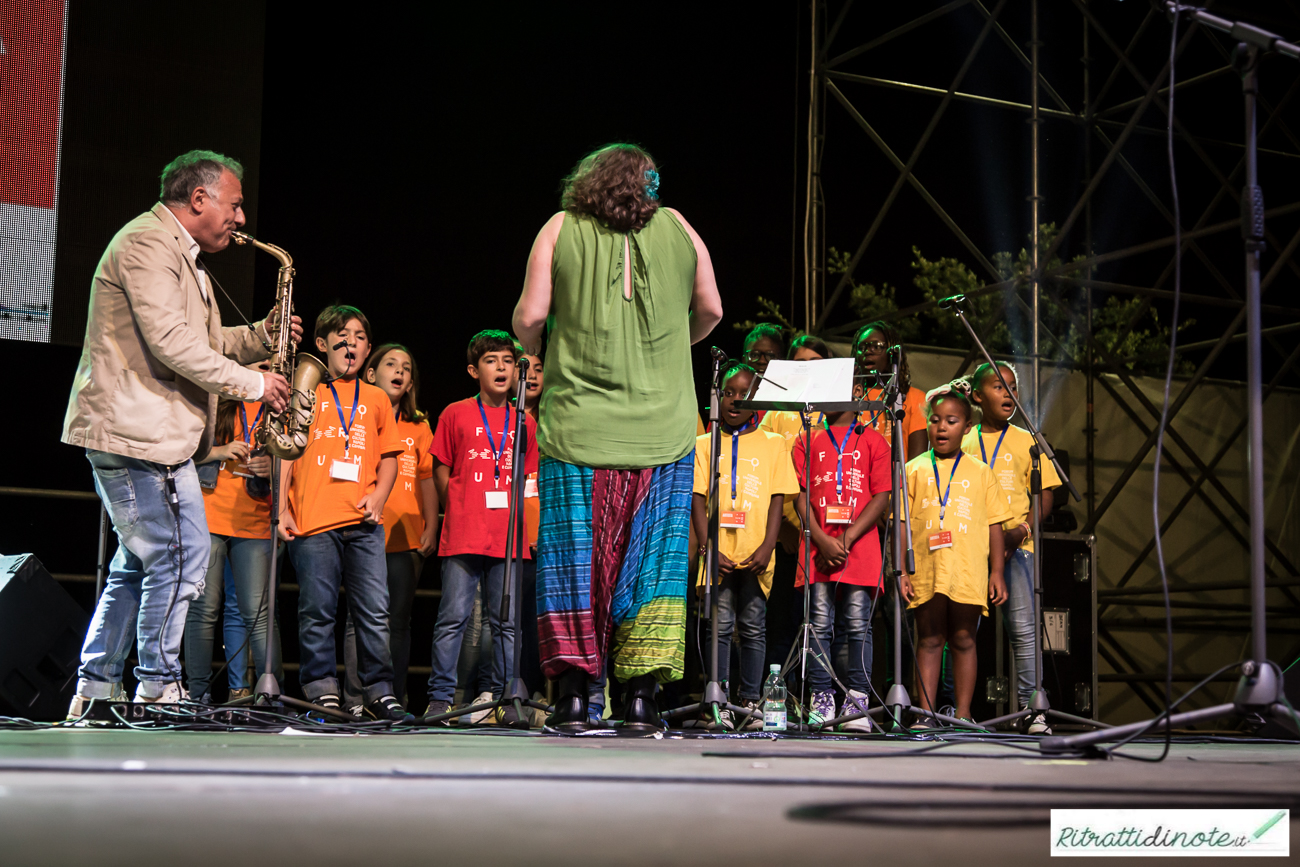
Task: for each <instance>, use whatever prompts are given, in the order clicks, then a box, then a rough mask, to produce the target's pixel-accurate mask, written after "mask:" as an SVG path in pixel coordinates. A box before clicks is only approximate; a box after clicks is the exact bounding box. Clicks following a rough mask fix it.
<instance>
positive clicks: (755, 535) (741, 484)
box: [695, 429, 799, 595]
mask: <svg viewBox="0 0 1300 867" xmlns="http://www.w3.org/2000/svg"><path fill="white" fill-rule="evenodd" d="M736 439H737V440H738V448H737V450H736V498H735V499H734V500H733V499H732V498H731V441H732V437H731V435H730V434H728V433H727V432H726V431H725V430H724V431H723V432H722V448H721V449H719V460H718V473H719V476H718V495H719V509H720V511H723V512H742V511H743V512H744V513H745V526H744V527H743V528H739V529H728V528H726V527H723V528H721V529H720V530H719V531H718V551H719V553H721V554H725V555H727V557H728V558H729V559H730V560H731V561H732V562H733V563H739V562H740V561H742V560H744V559H745V558H746V557H748V556H749V555H750V554H753V553H754V552H755V551H757V550H758V547H759V546H760V545H762V544H763V539H764V537H765V536H766V535H767V512H768V507H769V506H770V505H771V502H772V497H773V496H774V495H776V494H782V495H784V496H785V497H786V498H787V499H791V500H792V499H794V495H795V494H797V493H799V480H798V479H797V478H796V477H795V474H794V464H792V463H790V453H789V452H788V451H787V450H786V447H785V441H784V440H783V439H782V438H781V437H780V436H779V435H777V434H773V433H768V432H767V431H764V430H761V429H755V430H751V431H749V432H748V433H743V434H741V435H740V436H739V437H737V438H736ZM695 493H697V494H700V495H701V496H706V497H707V496H708V494H709V437H708V436H707V435H706V436H702V437H699V438H697V439H696V440H695ZM775 564H776V558H775V557H774V558H773V559H771V560H769V561H767V569H766V570H764V572H763V574H761V575H759V576H758V583H759V586H761V587H762V588H763V594H764V595H767V594H768V593H770V592H771V590H772V569H773V567H774V566H775ZM701 570H703V564H701ZM702 578H703V571H701V579H702Z"/></svg>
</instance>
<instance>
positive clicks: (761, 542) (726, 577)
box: [691, 364, 799, 728]
mask: <svg viewBox="0 0 1300 867" xmlns="http://www.w3.org/2000/svg"><path fill="white" fill-rule="evenodd" d="M753 383H754V369H753V368H752V367H749V366H748V365H744V364H742V365H738V366H737V367H735V368H732V370H731V371H730V372H729V373H728V374H727V375H726V376H725V377H724V379H723V382H722V401H721V406H720V412H721V418H722V430H721V443H722V445H721V447H720V448H719V449H718V458H719V459H718V470H719V473H720V476H719V479H718V511H719V518H720V520H719V530H718V573H719V577H720V585H719V586H718V587H717V589H716V592H717V594H718V623H717V629H718V672H717V677H718V680H719V681H721V682H722V683H723V684H725V683H726V682H727V676H728V669H729V667H730V662H731V634H732V631H733V629H734V628H735V626H736V622H737V621H739V623H740V626H739V630H740V640H741V649H740V689H739V690H738V694H737V697H738V698H739V700H740V703H741V704H742V705H743V706H745V707H750V708H757V709H758V710H759V714H758V716H757V717H756V718H755V717H751V718H750V723H749V726H750V727H754V728H758V727H761V725H762V709H761V708H759V697H760V691H761V689H762V685H763V683H762V679H763V662H764V658H765V656H766V652H767V638H766V633H767V595H768V593H770V592H771V590H772V565H773V563H772V553H773V551H774V550H775V548H776V541H777V533H778V532H779V531H780V529H781V505H782V503H783V502H784V499H785V497H786V496H787V495H790V496H793V495H794V494H797V493H799V482H798V480H797V479H796V478H795V474H794V465H793V464H791V463H790V456H789V453H788V452H787V451H786V446H785V440H784V438H782V437H781V436H780V435H778V434H773V433H768V432H767V431H763V430H759V429H758V424H757V419H755V418H754V413H753V411H752V410H746V409H738V408H737V407H736V405H735V403H736V401H737V400H744V399H745V397H746V396H747V395H748V394H749V390H750V387H751V386H752V385H753ZM709 458H710V451H709V437H708V436H707V435H706V436H702V437H700V438H699V439H697V440H696V441H695V494H694V496H693V497H692V509H691V523H692V524H693V525H694V527H695V533H696V536H697V537H698V538H700V539H708V515H707V513H706V509H707V503H706V498H707V496H708V492H709V473H710V470H711V467H712V463H711V461H710V459H709ZM700 580H701V581H703V580H704V579H703V574H701V579H700ZM710 628H712V624H711V625H710ZM723 688H724V689H725V688H726V687H725V686H724V687H723Z"/></svg>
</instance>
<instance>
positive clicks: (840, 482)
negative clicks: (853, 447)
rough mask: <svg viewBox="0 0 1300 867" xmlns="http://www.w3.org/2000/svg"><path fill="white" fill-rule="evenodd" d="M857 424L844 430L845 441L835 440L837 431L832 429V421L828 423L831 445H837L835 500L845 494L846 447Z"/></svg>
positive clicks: (838, 499)
mask: <svg viewBox="0 0 1300 867" xmlns="http://www.w3.org/2000/svg"><path fill="white" fill-rule="evenodd" d="M855 421H856V419H855ZM854 427H856V425H852V424H851V425H849V429H848V430H846V431H845V432H844V442H842V443H838V442H836V441H835V431H833V430H831V426H830V423H829V422H827V423H826V435H827V436H829V437H830V438H831V445H833V446H835V501H836V502H839V501H840V499H841V498H842V497H843V495H844V448H845V446H847V445H848V444H849V434H851V433H853V428H854Z"/></svg>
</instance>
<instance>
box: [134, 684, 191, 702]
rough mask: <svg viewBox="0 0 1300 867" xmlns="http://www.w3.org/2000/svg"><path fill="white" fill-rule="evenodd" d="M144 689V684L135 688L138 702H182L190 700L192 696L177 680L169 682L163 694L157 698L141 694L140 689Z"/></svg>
mask: <svg viewBox="0 0 1300 867" xmlns="http://www.w3.org/2000/svg"><path fill="white" fill-rule="evenodd" d="M142 689H144V684H141V685H140V686H137V687H136V688H135V703H136V704H180V703H181V702H183V701H189V698H190V694H189V693H188V692H186V691H185V689H184V688H183V687H182V686H181V685H180V684H179V683H176V682H175V681H172V682H171V683H169V684H167V687H166V688H165V689H164V690H163V691H162V695H160V696H157V697H156V698H148V697H147V696H144V695H141V694H140V690H142Z"/></svg>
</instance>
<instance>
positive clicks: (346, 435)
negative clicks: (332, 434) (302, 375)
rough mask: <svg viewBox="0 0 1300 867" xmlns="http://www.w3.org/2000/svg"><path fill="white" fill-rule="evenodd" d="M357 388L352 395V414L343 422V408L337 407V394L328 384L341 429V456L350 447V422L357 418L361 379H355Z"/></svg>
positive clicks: (332, 385) (331, 385)
mask: <svg viewBox="0 0 1300 867" xmlns="http://www.w3.org/2000/svg"><path fill="white" fill-rule="evenodd" d="M356 382H357V388H356V391H355V392H353V394H352V413H351V414H350V415H349V416H348V420H347V421H344V420H343V407H342V406H340V405H339V393H338V392H337V391H335V390H334V383H332V382H331V383H329V387H330V394H332V395H334V408H335V409H336V410H338V411H339V425H340V426H341V427H342V429H343V454H345V455H346V454H347V453H348V449H349V448H350V447H351V446H352V422H354V421H356V418H357V404H359V403H361V377H357V380H356Z"/></svg>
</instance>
